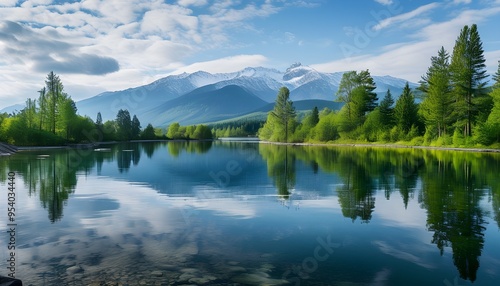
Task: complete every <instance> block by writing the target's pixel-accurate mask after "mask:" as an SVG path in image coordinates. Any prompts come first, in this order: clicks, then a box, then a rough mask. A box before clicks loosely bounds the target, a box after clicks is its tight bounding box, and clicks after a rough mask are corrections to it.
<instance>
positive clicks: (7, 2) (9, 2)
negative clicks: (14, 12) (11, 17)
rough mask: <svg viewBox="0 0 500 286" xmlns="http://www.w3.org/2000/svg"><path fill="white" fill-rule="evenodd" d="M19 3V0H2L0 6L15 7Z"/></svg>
mask: <svg viewBox="0 0 500 286" xmlns="http://www.w3.org/2000/svg"><path fill="white" fill-rule="evenodd" d="M16 4H17V0H2V2H0V7H14V6H16Z"/></svg>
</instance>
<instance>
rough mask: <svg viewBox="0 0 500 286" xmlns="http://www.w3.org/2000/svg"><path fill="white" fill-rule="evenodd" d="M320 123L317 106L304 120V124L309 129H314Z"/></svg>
mask: <svg viewBox="0 0 500 286" xmlns="http://www.w3.org/2000/svg"><path fill="white" fill-rule="evenodd" d="M318 122H319V111H318V107H317V106H315V107H314V108H313V110H312V112H311V113H310V114H309V115H308V116H306V118H304V121H303V122H302V123H303V124H304V125H307V126H308V127H314V126H316V124H318Z"/></svg>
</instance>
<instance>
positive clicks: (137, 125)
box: [130, 114, 141, 139]
mask: <svg viewBox="0 0 500 286" xmlns="http://www.w3.org/2000/svg"><path fill="white" fill-rule="evenodd" d="M130 128H131V136H130V137H131V138H132V139H139V137H140V136H141V122H140V121H139V119H138V118H137V116H135V114H134V117H133V118H132V122H131V127H130Z"/></svg>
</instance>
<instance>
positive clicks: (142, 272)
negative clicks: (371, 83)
mask: <svg viewBox="0 0 500 286" xmlns="http://www.w3.org/2000/svg"><path fill="white" fill-rule="evenodd" d="M101 147H102V148H110V149H109V150H107V149H104V150H101V151H93V150H57V151H56V150H53V151H48V150H43V151H32V152H20V153H18V154H16V155H14V156H11V157H5V158H0V170H1V171H0V182H1V183H0V188H1V193H2V194H4V195H3V196H4V198H2V199H1V200H0V201H1V202H3V203H2V205H1V206H0V214H1V215H0V223H1V225H0V228H1V231H2V239H1V242H0V247H1V251H0V253H1V255H2V257H1V259H2V260H1V263H0V266H1V270H0V273H1V274H3V275H6V273H7V270H6V260H7V259H8V256H7V255H8V254H7V245H6V242H7V239H8V234H7V232H6V231H7V215H6V213H7V211H6V208H7V206H6V203H5V202H6V199H7V194H6V193H7V174H8V172H15V173H16V187H17V189H16V190H17V201H16V203H17V207H18V208H17V209H16V212H17V216H16V218H17V223H18V226H17V233H16V235H17V237H16V244H17V248H16V259H17V265H16V267H17V268H16V277H17V278H21V279H23V281H24V282H25V285H30V284H32V285H89V284H91V283H94V284H93V285H99V282H102V281H112V282H117V283H122V285H183V284H194V285H228V284H229V285H445V286H451V285H499V281H500V228H499V225H500V178H499V174H500V156H498V155H494V154H479V153H463V152H444V151H432V150H412V149H382V148H371V149H369V148H347V147H342V148H339V147H337V148H335V147H328V148H327V147H297V146H288V147H286V146H274V145H266V144H258V143H236V142H214V143H212V142H204V143H186V142H168V143H167V142H162V143H143V144H133V143H130V144H121V145H108V146H101ZM41 155H43V156H41ZM141 283H142V284H141ZM110 285H111V284H110ZM113 285H114V284H113ZM117 285H118V284H117Z"/></svg>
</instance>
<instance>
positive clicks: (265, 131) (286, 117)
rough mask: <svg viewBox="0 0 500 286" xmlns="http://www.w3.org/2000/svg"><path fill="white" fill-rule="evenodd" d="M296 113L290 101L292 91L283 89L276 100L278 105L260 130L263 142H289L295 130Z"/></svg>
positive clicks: (275, 105)
mask: <svg viewBox="0 0 500 286" xmlns="http://www.w3.org/2000/svg"><path fill="white" fill-rule="evenodd" d="M295 117H296V112H295V107H294V106H293V102H292V101H291V100H290V90H288V88H287V87H282V88H281V89H280V90H279V92H278V96H277V98H276V103H275V104H274V108H273V110H272V111H271V112H269V114H268V116H267V120H266V123H265V124H264V126H263V127H262V128H261V129H260V130H259V137H260V138H261V139H263V140H270V141H278V142H288V139H289V135H292V134H293V131H294V130H295V125H296V121H295Z"/></svg>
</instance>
